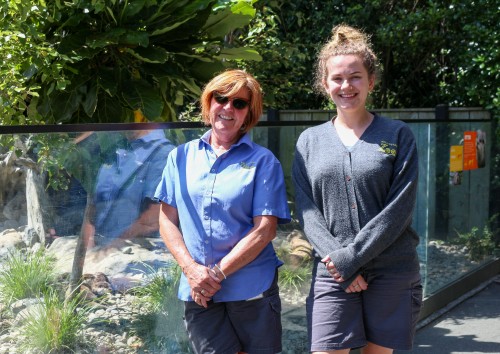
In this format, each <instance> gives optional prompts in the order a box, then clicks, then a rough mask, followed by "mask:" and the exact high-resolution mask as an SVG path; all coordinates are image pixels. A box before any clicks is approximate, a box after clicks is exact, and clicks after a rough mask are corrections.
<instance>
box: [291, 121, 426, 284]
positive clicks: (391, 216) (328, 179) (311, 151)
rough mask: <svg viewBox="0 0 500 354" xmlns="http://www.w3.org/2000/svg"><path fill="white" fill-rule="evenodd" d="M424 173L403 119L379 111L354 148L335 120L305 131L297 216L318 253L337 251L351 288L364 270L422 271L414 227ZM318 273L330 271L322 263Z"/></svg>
mask: <svg viewBox="0 0 500 354" xmlns="http://www.w3.org/2000/svg"><path fill="white" fill-rule="evenodd" d="M349 150H350V151H349ZM417 177H418V158H417V149H416V144H415V139H414V136H413V134H412V132H411V130H410V128H409V127H408V126H407V125H406V124H405V123H403V122H401V121H396V120H391V119H388V118H384V117H381V116H377V115H375V118H374V120H373V121H372V123H371V124H370V126H369V127H368V128H367V129H366V130H365V132H364V133H363V135H362V136H361V138H360V140H359V141H358V142H357V143H356V144H355V145H354V146H352V147H351V148H350V149H347V148H346V147H345V146H344V144H343V143H342V141H341V140H340V138H339V136H338V134H337V131H336V129H335V128H334V126H333V123H332V121H328V122H326V123H324V124H321V125H319V126H316V127H312V128H308V129H306V130H305V131H304V132H303V133H302V134H301V135H300V137H299V139H298V141H297V145H296V150H295V156H294V162H293V168H292V178H293V183H294V186H295V201H296V210H297V215H298V218H299V221H300V223H301V225H302V226H303V228H304V232H305V234H306V236H307V238H308V239H309V241H310V242H311V244H312V246H313V247H314V250H315V252H316V257H319V258H318V259H321V258H323V257H325V256H326V255H330V258H331V259H332V260H333V262H334V264H335V265H336V267H337V269H338V270H339V272H340V274H341V275H342V276H343V278H344V279H346V281H345V282H344V283H342V286H343V287H344V288H346V287H347V286H349V284H350V283H351V282H352V280H353V279H354V277H356V276H357V275H358V274H359V273H360V272H361V271H362V270H363V269H369V270H371V271H376V272H414V271H418V270H419V261H418V255H417V252H416V247H417V245H418V242H419V238H418V235H417V234H416V232H415V231H414V230H413V229H412V227H411V224H412V215H413V208H414V205H415V200H416V190H417ZM318 259H317V260H316V261H318ZM318 274H322V275H328V273H327V271H326V267H325V266H324V265H323V264H322V263H320V264H319V265H318Z"/></svg>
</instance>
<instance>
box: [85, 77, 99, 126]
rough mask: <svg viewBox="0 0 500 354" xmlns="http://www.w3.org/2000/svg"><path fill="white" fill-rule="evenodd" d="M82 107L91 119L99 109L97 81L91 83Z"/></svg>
mask: <svg viewBox="0 0 500 354" xmlns="http://www.w3.org/2000/svg"><path fill="white" fill-rule="evenodd" d="M82 106H83V110H84V111H85V113H86V114H87V115H88V116H89V117H92V115H93V114H94V112H95V110H96V108H97V80H93V81H92V82H91V83H90V85H89V88H88V90H87V93H86V95H85V99H84V100H83V102H82Z"/></svg>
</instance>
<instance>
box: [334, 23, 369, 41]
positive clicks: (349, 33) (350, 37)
mask: <svg viewBox="0 0 500 354" xmlns="http://www.w3.org/2000/svg"><path fill="white" fill-rule="evenodd" d="M332 42H333V44H335V45H347V44H350V43H357V44H365V45H368V44H369V40H368V37H367V36H366V35H365V34H364V33H362V32H361V31H360V30H358V29H356V28H354V27H351V26H347V25H343V24H342V25H337V26H335V27H333V28H332Z"/></svg>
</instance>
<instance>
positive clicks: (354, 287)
mask: <svg viewBox="0 0 500 354" xmlns="http://www.w3.org/2000/svg"><path fill="white" fill-rule="evenodd" d="M366 289H368V283H367V282H366V281H365V278H363V276H361V275H358V276H357V277H356V278H354V280H353V281H352V283H351V284H350V285H349V287H348V288H347V289H345V292H346V293H359V292H361V291H363V290H366Z"/></svg>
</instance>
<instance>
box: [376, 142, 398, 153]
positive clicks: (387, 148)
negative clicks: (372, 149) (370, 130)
mask: <svg viewBox="0 0 500 354" xmlns="http://www.w3.org/2000/svg"><path fill="white" fill-rule="evenodd" d="M397 150H398V144H394V143H388V142H387V141H385V140H382V141H381V142H380V147H379V151H382V152H383V153H385V154H387V155H391V156H394V157H395V156H396V154H397V152H398V151H397Z"/></svg>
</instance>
